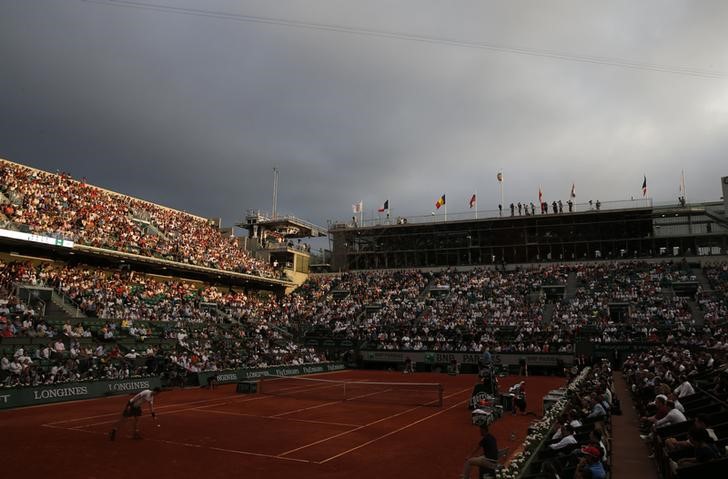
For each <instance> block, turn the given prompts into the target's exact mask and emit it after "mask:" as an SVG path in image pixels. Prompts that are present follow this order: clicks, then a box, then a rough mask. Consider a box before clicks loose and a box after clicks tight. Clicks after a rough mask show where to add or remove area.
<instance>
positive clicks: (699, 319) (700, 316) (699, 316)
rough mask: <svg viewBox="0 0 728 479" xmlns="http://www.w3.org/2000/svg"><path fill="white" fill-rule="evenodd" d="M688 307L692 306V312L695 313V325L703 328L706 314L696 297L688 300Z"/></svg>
mask: <svg viewBox="0 0 728 479" xmlns="http://www.w3.org/2000/svg"><path fill="white" fill-rule="evenodd" d="M688 308H690V313H691V314H692V315H693V321H694V322H695V325H696V326H697V327H699V328H702V327H703V325H704V324H705V314H704V313H703V311H702V310H701V309H700V306H698V303H696V302H695V300H694V299H691V300H688Z"/></svg>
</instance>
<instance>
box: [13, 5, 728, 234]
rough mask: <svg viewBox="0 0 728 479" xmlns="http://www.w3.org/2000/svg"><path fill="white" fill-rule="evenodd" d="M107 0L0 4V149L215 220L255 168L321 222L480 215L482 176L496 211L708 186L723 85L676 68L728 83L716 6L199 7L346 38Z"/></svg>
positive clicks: (253, 199) (256, 199)
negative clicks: (474, 207)
mask: <svg viewBox="0 0 728 479" xmlns="http://www.w3.org/2000/svg"><path fill="white" fill-rule="evenodd" d="M111 3H114V2H109V4H106V5H102V4H99V3H94V2H84V1H81V0H78V1H74V0H68V1H63V2H58V1H41V0H38V1H33V2H26V1H15V2H12V1H11V2H3V3H2V4H1V5H0V60H2V62H3V73H2V75H0V107H1V108H2V116H1V117H0V156H2V157H5V158H7V159H9V160H13V161H17V162H21V163H25V164H29V165H32V166H36V167H39V168H43V169H47V170H51V171H54V170H64V171H68V172H70V173H71V174H73V175H74V176H75V177H79V178H80V177H87V178H88V180H89V182H91V183H93V184H97V185H99V186H103V187H107V188H110V189H114V190H117V191H120V192H124V193H128V194H131V195H134V196H138V197H141V198H144V199H148V200H151V201H155V202H158V203H161V204H164V205H168V206H171V207H175V208H179V209H184V210H186V211H190V212H193V213H197V214H201V215H205V216H221V217H223V219H224V220H225V222H226V223H227V224H230V223H231V222H232V221H235V220H238V219H240V218H242V216H243V215H244V211H245V209H246V208H260V209H264V210H266V209H269V208H270V204H271V190H272V172H271V171H272V168H273V167H277V168H279V170H280V172H281V175H280V195H279V201H278V204H279V210H280V211H285V212H292V213H295V214H297V215H299V216H301V217H303V218H306V219H308V220H311V221H313V222H316V223H319V224H324V225H325V223H326V220H328V219H346V218H348V217H350V215H351V214H350V213H349V211H350V205H351V204H352V203H354V202H356V201H358V200H364V202H365V209H366V210H367V212H370V211H372V210H373V209H375V208H376V207H378V206H380V205H381V203H382V202H383V201H384V200H385V199H390V201H391V203H392V206H393V209H394V210H395V211H396V214H406V215H417V214H428V213H429V212H430V211H431V210H432V209H433V206H434V201H435V200H436V199H437V198H438V197H439V196H440V194H442V193H446V194H447V196H448V203H449V207H450V210H451V211H452V212H456V211H463V210H465V209H466V202H467V198H469V196H470V194H471V193H472V192H473V190H475V189H477V190H478V193H479V196H480V198H481V199H480V204H479V205H480V207H481V208H493V207H495V205H496V204H497V202H498V193H497V182H496V181H495V174H496V172H497V171H498V170H499V169H501V168H502V169H503V170H504V172H505V175H506V183H505V186H506V202H507V203H508V202H510V201H534V200H535V199H536V195H537V192H538V187H539V185H541V186H542V187H543V189H544V193H545V195H546V198H547V199H554V198H559V197H560V198H563V199H565V198H566V197H567V195H568V191H569V188H570V186H571V182H572V181H574V182H575V183H576V185H577V191H578V193H579V197H578V199H579V200H581V201H586V200H587V199H588V198H587V197H586V196H585V195H586V194H587V192H588V194H589V195H590V197H593V199H597V198H599V199H601V200H602V201H607V200H617V199H626V198H629V197H630V196H631V195H635V196H636V195H638V194H639V187H640V185H641V179H642V175H643V174H647V176H648V179H649V183H650V191H651V192H652V193H653V194H654V196H655V199H656V200H659V201H668V200H672V199H673V198H674V197H676V195H677V185H678V183H679V176H680V171H681V170H682V169H685V172H686V177H687V179H688V194H689V195H691V196H692V199H695V200H712V199H717V198H718V196H719V195H720V193H719V185H718V181H717V179H716V178H717V177H719V176H721V175H726V174H728V171H726V170H725V166H724V165H725V157H726V151H728V135H725V134H724V132H725V131H726V128H727V127H728V86H727V83H728V77H727V76H725V75H723V76H721V75H720V74H719V75H718V77H717V78H709V76H710V75H703V76H701V75H681V74H676V71H677V70H680V69H690V70H700V71H707V72H708V73H710V72H719V73H720V72H723V73H724V72H726V71H728V51H727V48H726V46H725V45H728V41H726V40H727V39H726V38H725V37H726V34H725V28H724V26H725V23H726V20H728V6H726V4H725V2H719V1H715V2H700V3H699V4H696V3H694V2H677V1H674V2H663V1H659V2H657V1H655V2H639V3H635V2H626V1H625V2H610V3H609V4H605V3H603V2H548V3H546V2H508V4H507V5H501V4H500V3H486V2H480V1H478V2H475V1H473V2H458V3H457V4H447V5H446V4H442V3H441V2H423V1H420V0H418V1H410V2H405V1H403V2H385V1H380V2H340V1H336V2H335V1H327V2H324V1H321V2H309V1H306V2H302V1H293V0H291V1H285V2H264V1H259V2H253V1H250V2H232V1H223V0H216V1H209V2H204V8H205V9H206V10H209V11H211V12H223V13H229V14H233V15H254V16H259V17H270V18H277V19H285V20H293V21H297V22H303V23H308V24H314V23H315V24H319V25H321V24H326V25H338V26H342V27H345V28H349V29H350V32H349V33H346V32H331V31H322V30H321V29H315V28H298V27H291V26H285V25H280V24H264V23H259V22H246V21H239V20H240V19H239V18H236V17H230V18H211V17H209V16H204V15H183V14H180V13H179V12H178V11H169V10H168V11H153V10H150V9H148V8H144V9H140V8H126V7H123V6H119V5H118V4H117V5H110V4H111ZM117 3H119V2H117ZM145 3H153V4H156V5H161V6H170V7H173V8H175V9H179V8H187V7H189V8H197V9H199V8H200V5H201V4H200V2H192V1H171V0H166V1H163V0H154V2H152V1H150V2H145ZM455 5H456V6H455ZM658 11H659V15H658V14H656V12H658ZM361 30H368V31H374V30H377V31H386V32H398V33H404V34H406V35H410V36H412V37H428V38H440V39H453V40H456V41H459V42H461V43H462V44H461V45H459V46H458V45H452V44H447V43H446V42H437V41H435V42H430V43H427V42H422V41H415V40H412V39H407V38H400V39H393V38H382V37H381V36H376V35H364V34H361ZM478 43H487V44H489V45H491V46H492V45H496V46H497V45H500V46H503V47H505V48H503V49H501V50H498V49H495V50H493V49H483V48H479V47H477V45H476V44H478ZM514 48H523V49H525V51H526V52H527V53H528V54H525V55H524V54H519V53H517V52H514V51H513V49H514ZM539 52H541V53H544V52H551V53H555V54H558V55H561V56H563V57H564V58H565V59H562V60H559V59H554V58H552V57H548V56H543V54H539ZM626 62H631V63H634V64H636V66H637V68H626V67H625V66H624V64H625V63H626ZM620 65H621V66H620ZM656 69H658V70H659V69H666V70H669V71H668V72H660V71H655V70H656ZM713 76H715V75H713Z"/></svg>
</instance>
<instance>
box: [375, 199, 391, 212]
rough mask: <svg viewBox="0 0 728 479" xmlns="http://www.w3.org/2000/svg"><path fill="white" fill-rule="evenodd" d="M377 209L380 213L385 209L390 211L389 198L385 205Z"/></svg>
mask: <svg viewBox="0 0 728 479" xmlns="http://www.w3.org/2000/svg"><path fill="white" fill-rule="evenodd" d="M377 211H379V212H380V213H384V212H385V211H389V200H387V201H385V202H384V206H382V207H381V208H379V209H378V210H377Z"/></svg>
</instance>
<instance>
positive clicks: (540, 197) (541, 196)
mask: <svg viewBox="0 0 728 479" xmlns="http://www.w3.org/2000/svg"><path fill="white" fill-rule="evenodd" d="M538 202H539V204H543V192H542V191H541V187H540V186H539V187H538Z"/></svg>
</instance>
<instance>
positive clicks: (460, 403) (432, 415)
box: [317, 388, 470, 464]
mask: <svg viewBox="0 0 728 479" xmlns="http://www.w3.org/2000/svg"><path fill="white" fill-rule="evenodd" d="M467 390H468V391H469V390H470V388H468V389H467ZM465 402H467V400H465V401H460V402H457V403H455V404H453V405H452V406H450V407H449V408H447V409H443V410H442V411H438V412H436V413H433V414H430V415H429V416H425V417H423V418H422V419H418V420H417V421H414V422H411V423H409V424H407V425H406V426H402V427H400V428H399V429H395V430H394V431H390V432H388V433H386V434H382V435H381V436H379V437H376V438H374V439H372V440H370V441H367V442H365V443H363V444H359V445H358V446H356V447H352V448H351V449H348V450H346V451H344V452H340V453H339V454H337V455H335V456H331V457H329V458H328V459H324V460H323V461H320V462H318V463H317V464H325V463H327V462H329V461H333V460H334V459H336V458H338V457H341V456H344V455H346V454H349V453H350V452H353V451H356V450H357V449H361V448H362V447H365V446H368V445H369V444H372V443H374V442H377V441H379V440H381V439H384V438H385V437H389V436H391V435H393V434H397V433H398V432H400V431H404V430H405V429H408V428H410V427H412V426H414V425H416V424H419V423H421V422H423V421H427V420H428V419H430V418H433V417H435V416H439V415H440V414H443V413H446V412H447V411H449V410H450V409H454V408H456V407H460V406H461V405H462V404H463V403H465Z"/></svg>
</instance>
